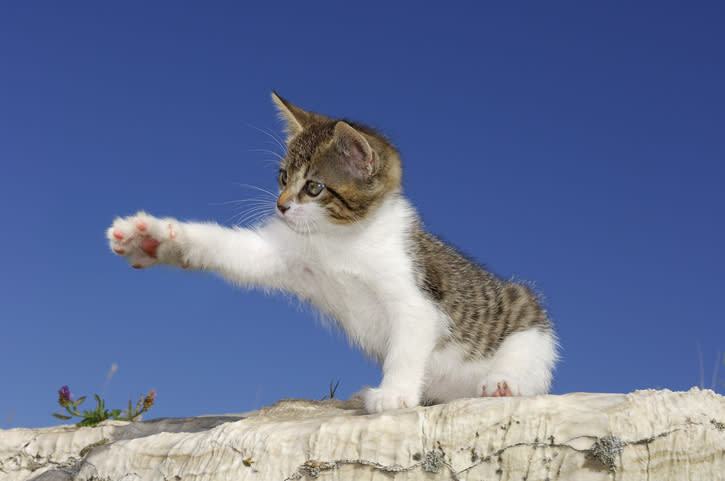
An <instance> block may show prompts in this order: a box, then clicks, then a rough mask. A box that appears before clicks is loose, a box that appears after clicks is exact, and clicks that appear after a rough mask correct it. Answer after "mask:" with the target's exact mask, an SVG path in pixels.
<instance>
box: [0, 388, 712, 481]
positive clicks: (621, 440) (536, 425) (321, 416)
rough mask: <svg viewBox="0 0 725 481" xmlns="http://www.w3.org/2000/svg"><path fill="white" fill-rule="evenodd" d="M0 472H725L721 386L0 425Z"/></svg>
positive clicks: (295, 475) (176, 476)
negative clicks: (383, 407) (384, 407)
mask: <svg viewBox="0 0 725 481" xmlns="http://www.w3.org/2000/svg"><path fill="white" fill-rule="evenodd" d="M0 479H2V480H3V481H16V480H30V479H37V480H63V481H66V480H77V481H90V480H123V481H134V480H169V481H173V480H280V481H283V480H296V479H300V480H311V479H318V480H353V479H354V480H385V481H390V480H419V479H420V480H434V479H446V480H468V481H472V480H516V481H521V480H527V481H534V480H542V481H543V480H549V481H554V480H576V481H586V480H614V479H616V480H644V479H653V480H655V479H656V480H697V481H701V480H708V481H717V480H725V398H724V397H722V396H719V395H717V394H715V393H713V392H712V391H700V390H698V389H692V390H690V391H688V392H670V391H652V390H650V391H637V392H634V393H631V394H585V393H573V394H567V395H564V396H535V397H529V398H485V399H462V400H459V401H455V402H451V403H448V404H443V405H437V406H431V407H419V408H414V409H405V410H400V411H393V412H388V413H382V414H376V415H365V414H363V413H362V412H361V411H360V410H359V409H356V406H355V403H354V402H349V403H341V402H339V401H335V400H333V401H332V402H315V401H304V400H285V401H280V402H278V403H276V404H274V405H272V406H269V407H266V408H263V409H261V410H259V411H255V412H253V413H248V414H245V415H240V416H216V417H213V416H212V417H199V418H190V419H159V420H153V421H147V422H142V423H128V422H119V421H106V422H104V423H102V424H101V425H99V426H97V427H94V428H76V427H75V426H59V427H53V428H43V429H10V430H5V431H3V430H0Z"/></svg>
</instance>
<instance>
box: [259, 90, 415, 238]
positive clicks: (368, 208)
mask: <svg viewBox="0 0 725 481" xmlns="http://www.w3.org/2000/svg"><path fill="white" fill-rule="evenodd" d="M272 100H274V103H275V104H276V106H277V109H278V110H279V114H280V117H281V118H282V120H284V122H285V123H286V129H285V130H286V133H287V153H286V155H285V156H284V158H283V159H282V161H281V163H280V166H279V176H278V183H279V191H280V193H279V198H278V199H277V213H278V214H279V215H280V216H281V217H282V218H283V219H284V220H285V221H286V222H287V224H288V225H289V226H290V227H292V228H293V229H295V230H297V231H298V232H311V231H316V230H319V228H320V227H323V226H324V225H326V224H337V225H345V224H352V223H355V222H358V221H361V220H363V219H365V218H366V217H368V216H369V215H371V214H372V213H373V212H375V210H376V209H377V208H378V207H379V206H380V203H381V202H382V201H383V199H384V198H385V197H386V196H387V195H389V194H391V193H395V192H398V191H399V190H400V176H401V166H400V157H399V156H398V152H397V151H396V150H395V147H393V146H392V145H391V144H390V142H388V141H387V140H386V139H385V138H384V137H383V136H382V135H380V134H379V133H377V132H375V130H373V129H371V128H369V127H365V126H363V125H360V124H357V123H354V122H349V121H346V120H335V119H331V118H329V117H326V116H324V115H320V114H316V113H313V112H308V111H306V110H303V109H301V108H299V107H297V106H295V105H292V104H291V103H290V102H288V101H287V100H285V99H283V98H282V97H280V96H278V95H277V94H276V93H273V94H272Z"/></svg>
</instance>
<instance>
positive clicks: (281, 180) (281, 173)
mask: <svg viewBox="0 0 725 481" xmlns="http://www.w3.org/2000/svg"><path fill="white" fill-rule="evenodd" d="M277 180H279V183H280V184H282V185H283V186H285V185H287V171H286V170H284V169H280V171H279V177H278V178H277Z"/></svg>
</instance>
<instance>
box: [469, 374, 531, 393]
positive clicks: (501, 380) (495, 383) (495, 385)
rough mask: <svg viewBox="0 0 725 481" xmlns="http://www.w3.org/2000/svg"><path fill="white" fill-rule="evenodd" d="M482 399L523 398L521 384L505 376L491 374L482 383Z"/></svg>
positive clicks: (513, 378)
mask: <svg viewBox="0 0 725 481" xmlns="http://www.w3.org/2000/svg"><path fill="white" fill-rule="evenodd" d="M479 396H481V397H506V396H521V382H520V381H519V380H518V379H516V378H515V377H512V376H507V375H505V374H491V375H489V376H487V377H486V379H484V380H483V382H482V383H481V390H480V391H479Z"/></svg>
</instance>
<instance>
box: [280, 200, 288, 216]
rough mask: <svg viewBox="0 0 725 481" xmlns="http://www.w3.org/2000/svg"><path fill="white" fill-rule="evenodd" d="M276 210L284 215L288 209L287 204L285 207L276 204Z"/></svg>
mask: <svg viewBox="0 0 725 481" xmlns="http://www.w3.org/2000/svg"><path fill="white" fill-rule="evenodd" d="M277 208H278V209H279V211H280V212H281V213H282V214H284V213H285V212H287V211H288V210H289V208H290V205H289V204H285V205H282V204H280V203H279V202H277Z"/></svg>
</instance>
